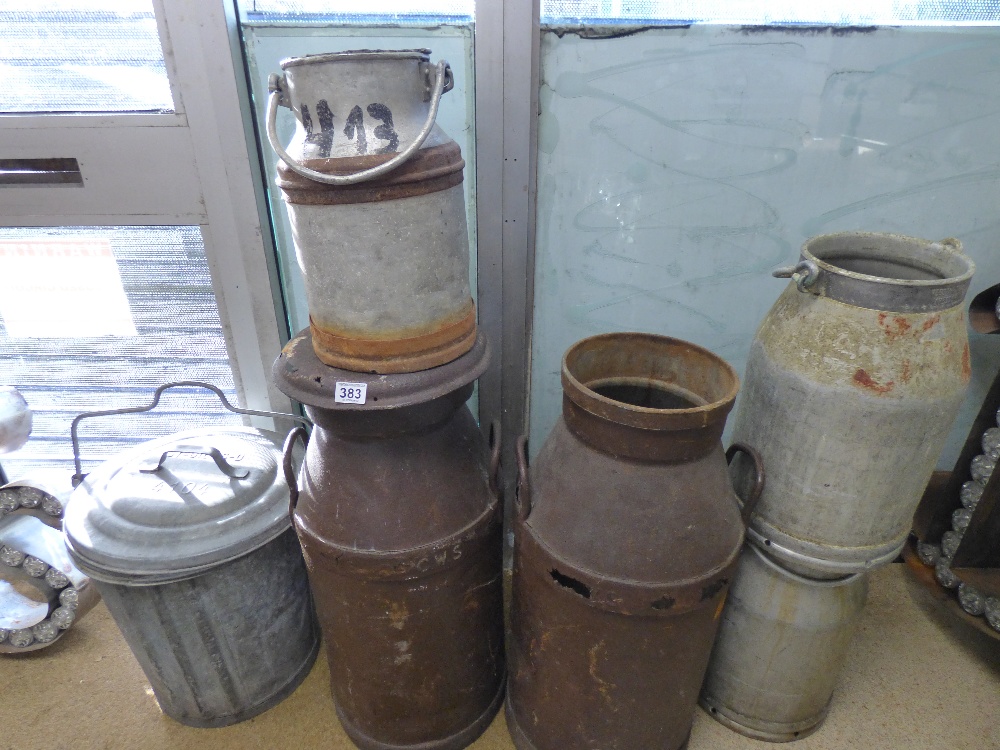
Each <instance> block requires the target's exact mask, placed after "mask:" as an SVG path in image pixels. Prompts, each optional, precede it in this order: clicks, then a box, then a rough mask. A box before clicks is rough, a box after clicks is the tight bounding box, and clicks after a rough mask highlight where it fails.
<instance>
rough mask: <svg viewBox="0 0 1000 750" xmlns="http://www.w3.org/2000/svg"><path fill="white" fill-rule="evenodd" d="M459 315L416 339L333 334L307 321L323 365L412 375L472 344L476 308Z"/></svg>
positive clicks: (403, 333)
mask: <svg viewBox="0 0 1000 750" xmlns="http://www.w3.org/2000/svg"><path fill="white" fill-rule="evenodd" d="M463 312H465V314H464V315H463V316H462V318H461V319H460V320H458V321H457V322H454V321H442V322H441V325H439V327H438V328H437V329H436V330H434V331H431V332H429V333H424V334H421V335H418V336H412V335H410V336H407V335H405V332H400V335H399V337H398V338H386V339H381V338H380V339H371V338H362V337H356V336H343V335H337V334H336V333H333V332H332V331H331V329H328V328H322V327H320V326H319V325H318V324H317V323H316V322H315V321H313V320H312V319H311V318H310V324H309V327H310V329H311V330H312V340H313V341H312V343H313V349H314V350H315V352H316V356H317V357H318V358H319V360H320V361H321V362H323V364H326V365H330V366H332V367H341V368H343V369H345V370H353V371H355V372H377V373H380V374H391V373H402V372H416V371H419V370H428V369H430V368H431V367H437V366H438V365H443V364H447V363H448V362H451V361H452V360H454V359H458V357H460V356H461V355H463V354H465V353H466V352H467V351H469V350H470V349H471V348H472V346H473V344H475V343H476V307H475V305H474V304H473V302H472V300H469V305H468V308H467V311H463Z"/></svg>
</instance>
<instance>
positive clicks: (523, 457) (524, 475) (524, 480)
mask: <svg viewBox="0 0 1000 750" xmlns="http://www.w3.org/2000/svg"><path fill="white" fill-rule="evenodd" d="M527 445H528V438H526V437H525V436H524V435H521V437H519V438H518V439H517V447H516V450H515V453H516V454H517V493H516V494H515V495H514V511H515V512H516V513H517V519H518V520H519V521H526V520H528V516H529V515H530V514H531V485H530V484H529V483H528V453H527Z"/></svg>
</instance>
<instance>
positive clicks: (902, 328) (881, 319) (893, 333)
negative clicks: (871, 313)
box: [878, 312, 940, 341]
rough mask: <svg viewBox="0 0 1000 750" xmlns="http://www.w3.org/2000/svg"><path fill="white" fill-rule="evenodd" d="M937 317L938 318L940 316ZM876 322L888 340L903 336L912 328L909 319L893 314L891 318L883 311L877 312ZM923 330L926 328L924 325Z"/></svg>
mask: <svg viewBox="0 0 1000 750" xmlns="http://www.w3.org/2000/svg"><path fill="white" fill-rule="evenodd" d="M937 317H938V318H939V319H940V316H937ZM928 322H929V321H928ZM878 324H879V326H880V327H881V328H882V330H883V331H884V332H885V335H886V338H887V339H889V340H890V341H894V340H895V339H898V338H900V337H901V336H905V335H906V334H907V333H909V331H910V329H911V328H913V326H912V325H910V321H908V320H907V319H906V318H904V317H903V316H901V315H894V316H892V318H889V315H888V313H884V312H882V313H879V314H878ZM931 325H933V323H931ZM924 330H925V331H926V330H927V327H926V326H925V328H924Z"/></svg>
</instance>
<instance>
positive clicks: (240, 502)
mask: <svg viewBox="0 0 1000 750" xmlns="http://www.w3.org/2000/svg"><path fill="white" fill-rule="evenodd" d="M280 466H281V438H280V436H279V435H277V434H276V433H273V432H268V431H265V430H257V429H254V428H250V427H242V428H241V427H236V428H233V427H227V428H220V427H212V428H202V429H196V430H188V431H185V432H179V433H175V434H173V435H169V436H167V437H165V438H160V439H158V440H151V441H149V442H146V443H142V444H141V445H138V446H136V447H134V448H131V449H129V450H127V451H124V452H122V453H120V454H119V455H117V456H115V457H114V458H111V459H110V460H108V461H106V462H104V463H103V464H102V465H101V466H100V467H98V469H97V470H96V471H94V472H93V473H91V474H89V475H88V476H87V478H86V479H85V480H84V481H83V482H82V483H81V484H80V486H79V487H77V488H76V489H75V490H74V491H73V494H72V495H71V496H70V498H69V502H68V503H67V506H66V510H65V515H64V519H63V528H64V530H65V533H66V544H67V546H68V547H69V550H70V553H71V554H72V556H73V558H74V560H75V561H76V563H77V565H78V566H79V568H80V569H81V570H82V571H84V572H85V573H87V574H88V575H90V576H91V577H93V578H96V579H97V580H104V581H110V582H114V583H122V584H134V585H144V584H151V583H161V582H166V581H175V580H180V579H183V578H189V577H191V576H193V575H197V574H198V573H201V572H204V571H205V570H208V569H210V568H212V567H215V566H218V565H220V564H223V563H225V562H228V561H229V560H233V559H236V558H238V557H241V556H243V555H245V554H247V553H249V552H252V551H253V550H255V549H257V548H259V547H261V546H263V545H265V544H267V543H268V542H269V541H271V540H272V539H274V538H276V537H278V536H279V535H280V534H282V533H283V532H284V531H285V530H287V529H288V528H290V526H291V521H290V518H289V514H288V485H287V484H286V482H285V479H284V474H283V472H282V471H281V469H280Z"/></svg>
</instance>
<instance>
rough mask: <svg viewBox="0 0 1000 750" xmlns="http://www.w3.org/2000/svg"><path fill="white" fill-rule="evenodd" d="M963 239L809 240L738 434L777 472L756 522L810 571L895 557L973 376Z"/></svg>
mask: <svg viewBox="0 0 1000 750" xmlns="http://www.w3.org/2000/svg"><path fill="white" fill-rule="evenodd" d="M973 271H974V266H973V263H972V261H971V260H969V258H968V257H967V256H965V255H964V254H963V253H962V252H961V245H960V243H959V242H958V241H957V240H953V239H949V240H942V241H940V242H930V241H927V240H922V239H917V238H915V237H903V236H899V235H892V234H872V233H861V232H845V233H841V234H831V235H825V236H821V237H815V238H813V239H811V240H809V241H808V242H806V243H805V245H804V246H803V248H802V253H801V260H800V261H799V263H798V265H797V266H795V268H794V269H783V270H781V271H776V272H775V275H782V276H786V275H792V274H794V275H792V278H793V282H792V283H790V284H789V285H788V287H787V288H786V289H785V291H784V292H783V293H782V295H781V296H780V297H779V298H778V301H777V302H776V303H775V304H774V306H773V307H772V308H771V310H770V312H769V313H768V314H767V316H766V317H765V318H764V321H763V322H762V323H761V326H760V328H759V330H758V331H757V335H756V337H755V338H754V341H753V344H752V345H751V348H750V355H749V359H748V362H747V369H746V377H745V383H744V388H743V397H742V399H741V403H740V406H739V408H738V409H737V413H736V415H735V417H734V424H733V439H734V440H737V441H740V442H743V443H746V444H748V445H750V446H752V447H755V448H756V449H757V450H758V451H759V452H760V453H761V455H762V456H763V460H764V465H765V466H766V467H767V473H768V483H767V487H766V488H765V489H764V493H763V496H762V497H761V499H760V503H759V504H758V506H757V509H756V513H755V514H754V518H753V522H752V524H751V526H750V528H749V530H748V533H749V534H750V535H751V536H752V537H753V538H754V539H755V540H756V541H757V542H758V543H759V544H760V545H763V546H764V547H765V549H766V550H767V551H768V552H769V553H770V554H772V555H774V556H776V557H778V558H779V559H780V560H782V561H784V563H785V564H786V565H790V566H793V567H795V569H796V570H799V571H800V572H803V573H804V574H806V575H808V576H809V577H820V576H823V577H838V576H843V575H849V574H850V573H853V572H857V571H860V570H865V569H867V568H870V567H872V566H876V565H880V564H882V563H885V562H888V561H890V560H892V559H893V558H894V557H895V556H896V554H897V553H898V552H899V550H900V548H901V547H902V545H903V544H904V542H905V541H906V537H907V534H908V532H909V529H910V525H911V519H912V517H913V512H914V510H915V509H916V506H917V504H918V502H919V500H920V496H921V494H922V492H923V490H924V487H925V486H926V485H927V481H928V479H929V478H930V475H931V472H932V471H933V470H934V465H935V462H936V461H937V458H938V454H939V453H940V452H941V450H942V448H943V446H944V441H945V438H946V437H947V435H948V432H949V430H950V429H951V424H952V421H953V420H954V418H955V416H956V414H957V412H958V408H959V406H960V404H961V403H962V399H963V396H964V395H965V390H966V386H967V384H968V382H969V375H970V365H969V344H968V337H967V334H966V329H965V326H966V323H965V314H964V311H963V299H964V298H965V293H966V290H967V289H968V286H969V281H970V279H971V278H972V274H973Z"/></svg>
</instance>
